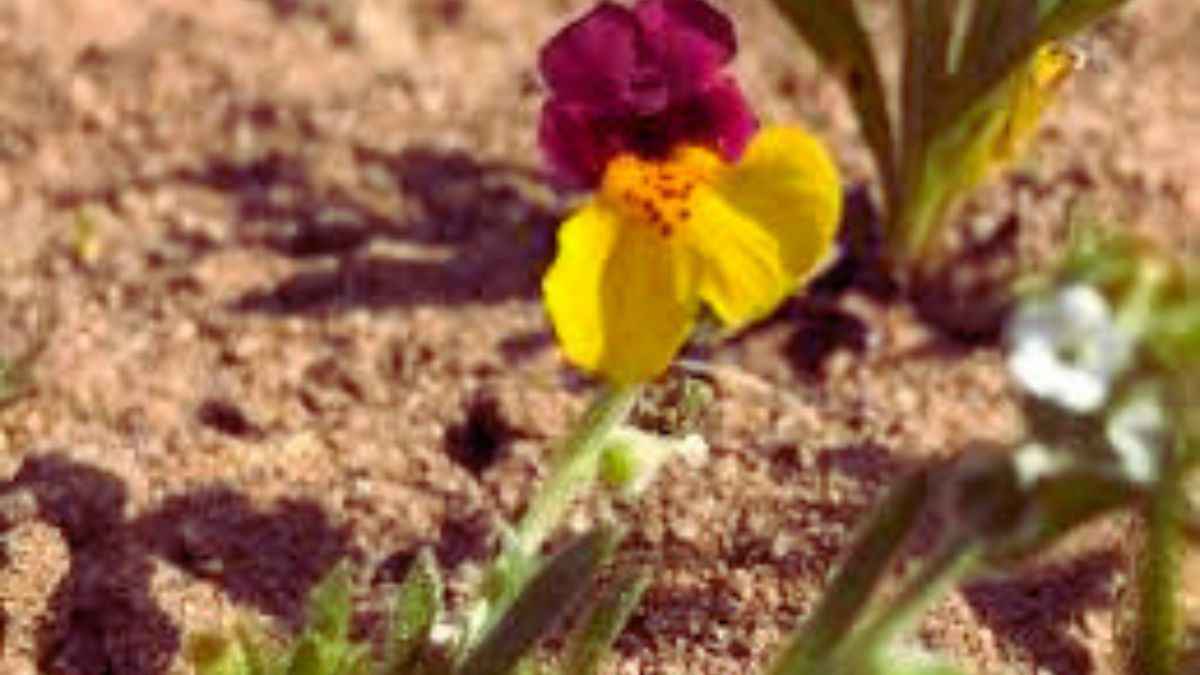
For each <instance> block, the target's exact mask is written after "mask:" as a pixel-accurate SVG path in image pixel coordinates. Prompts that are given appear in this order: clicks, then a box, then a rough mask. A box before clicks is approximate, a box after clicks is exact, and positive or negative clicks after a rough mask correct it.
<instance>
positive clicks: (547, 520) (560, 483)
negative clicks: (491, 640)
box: [458, 385, 641, 656]
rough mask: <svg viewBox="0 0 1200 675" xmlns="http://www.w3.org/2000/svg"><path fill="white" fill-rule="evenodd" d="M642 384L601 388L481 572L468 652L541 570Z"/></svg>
mask: <svg viewBox="0 0 1200 675" xmlns="http://www.w3.org/2000/svg"><path fill="white" fill-rule="evenodd" d="M640 393H641V385H633V386H626V387H612V388H605V389H604V390H602V391H601V392H600V393H599V394H598V395H597V396H596V398H595V399H594V400H593V401H592V404H591V406H589V408H588V410H587V412H585V413H584V415H583V417H582V418H581V419H580V420H579V423H578V426H576V428H575V430H574V431H573V432H572V433H571V435H570V436H569V437H568V438H567V440H566V442H565V443H564V445H563V448H562V454H561V455H560V456H559V457H558V459H557V461H556V462H555V464H554V468H553V469H552V470H551V472H550V475H549V476H548V477H547V478H546V482H545V483H543V484H542V486H541V488H540V489H539V490H538V491H537V493H536V494H535V495H534V497H533V499H532V501H530V503H529V506H528V507H527V508H526V510H525V515H524V516H523V517H522V518H521V521H520V523H518V524H517V527H516V529H515V530H513V531H512V532H511V534H510V536H509V538H508V540H507V541H506V542H505V543H504V546H503V548H502V550H501V551H500V553H499V555H498V556H497V557H496V559H495V560H494V561H493V562H492V564H491V566H490V567H489V569H488V570H487V572H486V573H485V574H484V576H483V587H482V590H481V592H480V593H479V597H478V598H477V599H476V600H475V602H474V605H473V606H472V607H471V609H470V610H469V611H468V612H467V613H466V614H465V617H466V620H467V622H468V624H467V626H466V627H465V629H466V632H465V635H464V636H463V639H462V641H461V642H460V644H459V650H458V653H459V655H460V656H462V655H465V654H467V653H468V652H470V650H471V649H472V648H473V647H474V646H475V643H476V642H477V641H478V639H479V638H480V637H481V636H483V635H486V634H487V633H488V631H490V630H491V629H492V628H493V627H494V626H495V624H496V622H497V621H499V619H500V617H502V616H504V613H505V612H506V611H508V608H509V607H510V606H511V605H512V602H513V600H514V599H515V598H516V597H517V596H519V595H520V594H521V591H522V589H523V588H524V587H525V585H526V584H527V583H528V582H529V580H530V578H531V577H532V576H533V574H534V572H535V571H536V570H537V568H538V565H537V561H538V553H539V552H540V550H541V547H542V544H543V543H545V541H546V537H548V536H549V535H550V533H551V532H552V531H553V530H554V528H555V527H557V526H558V525H559V524H560V523H561V522H562V519H563V515H564V514H565V513H566V511H567V509H568V508H569V507H570V505H571V503H572V502H573V501H574V499H575V497H576V496H578V495H579V493H580V492H582V491H583V489H584V488H586V487H587V486H589V485H591V484H592V482H594V481H595V479H596V474H597V471H598V467H599V463H600V454H601V452H602V451H603V450H604V447H605V442H606V440H607V439H608V436H609V434H611V433H612V431H613V430H614V429H616V427H617V426H618V425H620V424H621V423H622V422H623V421H624V420H625V418H626V417H627V416H628V415H629V412H630V410H632V409H633V405H634V403H635V402H636V401H637V398H638V395H639V394H640Z"/></svg>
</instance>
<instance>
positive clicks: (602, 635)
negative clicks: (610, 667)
mask: <svg viewBox="0 0 1200 675" xmlns="http://www.w3.org/2000/svg"><path fill="white" fill-rule="evenodd" d="M649 586H650V575H649V574H647V573H646V572H645V571H644V570H639V571H637V572H632V573H628V574H625V575H623V576H622V577H621V578H619V579H617V580H616V581H615V582H614V583H613V585H612V587H611V588H610V589H609V590H608V592H607V593H606V594H605V595H604V596H603V597H602V598H601V599H600V601H599V602H597V603H596V605H595V606H594V607H593V608H592V610H591V612H590V613H589V615H588V617H587V619H586V620H585V621H584V623H583V625H582V629H581V630H580V631H579V632H578V634H577V635H576V636H575V640H574V643H573V644H572V645H571V651H570V655H569V656H568V657H567V660H566V665H565V666H564V668H563V670H562V672H563V673H570V674H571V675H595V673H597V672H598V671H599V670H600V666H601V665H602V664H603V661H604V658H605V657H606V656H608V653H609V651H610V650H611V649H612V645H613V643H614V642H616V640H617V637H619V636H620V634H621V631H622V630H624V629H625V624H627V623H628V622H629V617H631V616H632V615H633V612H634V610H636V609H637V606H638V603H639V602H641V599H642V594H643V593H645V592H646V589H647V588H648V587H649Z"/></svg>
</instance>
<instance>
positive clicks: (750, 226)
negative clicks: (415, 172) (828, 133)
mask: <svg viewBox="0 0 1200 675" xmlns="http://www.w3.org/2000/svg"><path fill="white" fill-rule="evenodd" d="M692 208H693V209H694V213H693V217H692V219H691V227H689V228H688V233H687V235H688V236H687V245H688V246H689V247H690V248H692V250H694V251H695V252H696V254H697V257H698V258H699V259H700V261H701V262H700V271H699V274H700V285H699V293H700V297H701V298H702V299H703V300H704V301H705V302H707V303H708V304H709V305H710V306H711V307H712V309H713V311H714V312H715V313H716V314H717V316H718V317H720V319H721V320H722V321H723V322H724V323H725V324H726V325H728V326H730V327H733V328H737V327H739V326H743V325H745V324H747V323H749V322H751V321H754V320H756V319H759V318H762V317H763V316H764V315H766V314H768V313H769V312H771V311H772V310H773V309H774V308H775V307H776V306H777V305H778V304H779V303H780V302H781V301H782V300H783V299H784V298H785V297H786V296H787V295H788V294H790V293H791V292H792V291H794V290H795V289H796V288H797V286H799V285H800V284H801V283H804V282H805V281H807V280H808V279H809V278H810V277H811V276H812V275H813V274H814V273H815V272H816V271H817V270H818V268H819V267H820V265H821V264H822V263H823V262H825V260H826V259H827V258H828V256H829V255H830V253H831V251H832V248H833V242H834V236H835V235H836V233H837V226H838V221H839V220H840V218H841V208H842V187H841V181H840V179H839V177H838V172H837V168H836V167H835V166H834V163H833V161H832V160H831V159H830V157H829V155H828V153H827V152H826V151H825V148H824V147H823V146H822V145H821V144H820V142H818V141H817V140H816V139H815V138H813V137H812V136H810V135H809V134H808V133H806V132H804V131H803V130H801V129H797V128H794V127H776V128H771V129H767V130H764V131H762V132H759V134H758V135H756V136H755V137H754V139H753V140H752V141H751V143H750V146H749V148H747V150H746V153H745V155H743V157H742V160H741V162H740V163H739V164H738V165H737V166H736V167H735V168H733V169H732V170H728V171H725V172H723V173H721V174H720V175H718V176H717V177H716V179H715V180H714V182H713V183H712V185H711V187H708V188H702V189H698V190H697V191H696V194H695V196H694V197H693V201H692Z"/></svg>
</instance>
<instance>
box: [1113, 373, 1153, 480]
mask: <svg viewBox="0 0 1200 675" xmlns="http://www.w3.org/2000/svg"><path fill="white" fill-rule="evenodd" d="M1168 432H1169V429H1168V428H1167V416H1166V413H1164V412H1163V407H1162V404H1161V402H1160V401H1159V398H1158V396H1156V395H1154V394H1153V393H1151V392H1143V393H1140V394H1136V395H1134V396H1133V397H1131V398H1130V399H1129V400H1127V401H1125V402H1123V403H1122V404H1121V406H1120V407H1119V408H1117V409H1116V411H1114V412H1113V414H1112V415H1111V416H1109V418H1108V424H1107V425H1106V427H1105V434H1106V435H1107V436H1108V442H1109V444H1110V445H1112V448H1113V450H1114V451H1115V452H1116V453H1117V457H1118V458H1119V459H1120V460H1121V466H1122V467H1123V468H1124V469H1125V475H1126V476H1127V477H1128V478H1129V479H1130V480H1133V481H1135V482H1138V483H1152V482H1154V481H1155V480H1156V479H1157V478H1158V467H1159V459H1160V457H1161V455H1162V453H1163V451H1164V449H1165V447H1166V441H1167V434H1168Z"/></svg>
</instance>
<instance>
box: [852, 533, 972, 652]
mask: <svg viewBox="0 0 1200 675" xmlns="http://www.w3.org/2000/svg"><path fill="white" fill-rule="evenodd" d="M982 553H983V545H982V544H980V543H978V542H972V541H971V540H970V538H969V537H968V536H966V535H959V536H956V537H955V538H954V539H953V540H952V541H951V542H949V543H948V544H946V545H945V546H944V547H942V549H941V550H940V551H939V553H938V554H937V555H936V556H935V557H933V558H932V559H931V560H929V562H928V563H926V565H925V567H924V568H923V569H921V571H920V572H919V573H918V574H917V575H916V576H915V577H914V578H913V579H912V580H911V581H909V582H908V584H907V586H906V587H905V589H904V591H903V592H902V593H901V594H900V595H899V597H897V598H895V599H894V600H891V601H889V602H888V606H887V608H886V609H883V610H882V611H881V612H880V615H879V616H878V617H876V618H875V619H874V620H873V621H872V622H871V623H870V624H869V625H867V626H865V627H864V628H862V629H861V630H860V631H858V632H857V633H856V634H855V635H854V636H853V637H851V638H850V639H849V640H847V641H846V643H845V644H844V645H843V646H842V647H841V649H840V650H839V652H838V654H837V657H838V661H837V662H838V663H840V664H844V665H843V668H837V669H835V670H836V671H839V672H860V671H861V672H866V671H867V670H869V668H863V669H859V668H856V667H854V665H855V664H863V663H869V660H870V659H875V658H878V657H879V656H880V655H881V651H880V650H882V649H884V648H885V647H886V646H887V645H888V644H889V643H890V642H891V641H892V640H893V639H895V637H896V635H897V634H898V633H899V632H900V631H902V630H904V628H905V627H907V626H908V625H910V624H911V623H912V622H913V621H914V620H916V618H917V617H918V616H920V614H921V613H922V612H924V611H925V610H926V609H928V608H929V607H930V606H931V605H933V603H934V602H936V601H937V600H939V599H941V597H942V595H943V594H944V593H945V592H946V591H947V590H949V589H950V588H951V587H952V586H954V585H955V584H957V583H958V582H960V581H962V580H963V579H965V578H966V577H967V576H968V575H970V573H971V572H972V571H973V570H974V569H975V568H976V564H977V563H978V562H979V560H980V557H981V555H982ZM847 666H848V667H847Z"/></svg>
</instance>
